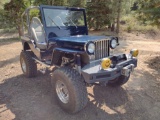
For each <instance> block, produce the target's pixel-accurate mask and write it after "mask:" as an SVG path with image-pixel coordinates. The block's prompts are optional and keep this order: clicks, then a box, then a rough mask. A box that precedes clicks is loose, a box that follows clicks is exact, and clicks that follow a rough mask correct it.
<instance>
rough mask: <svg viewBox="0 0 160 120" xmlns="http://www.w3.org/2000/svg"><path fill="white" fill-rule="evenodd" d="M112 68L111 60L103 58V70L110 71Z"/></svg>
mask: <svg viewBox="0 0 160 120" xmlns="http://www.w3.org/2000/svg"><path fill="white" fill-rule="evenodd" d="M110 66H111V60H110V59H109V58H103V59H102V61H101V68H102V69H103V70H105V69H108V68H109V67H110Z"/></svg>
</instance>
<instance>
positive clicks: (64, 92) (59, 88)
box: [56, 80, 69, 104]
mask: <svg viewBox="0 0 160 120" xmlns="http://www.w3.org/2000/svg"><path fill="white" fill-rule="evenodd" d="M56 93H57V95H58V98H59V99H60V100H61V102H63V103H65V104H66V103H68V101H69V93H68V89H67V87H66V85H65V84H64V83H63V82H62V81H60V80H58V81H57V82H56Z"/></svg>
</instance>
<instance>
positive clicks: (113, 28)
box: [111, 23, 115, 32]
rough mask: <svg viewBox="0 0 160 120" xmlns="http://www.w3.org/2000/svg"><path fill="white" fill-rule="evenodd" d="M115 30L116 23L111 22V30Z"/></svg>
mask: <svg viewBox="0 0 160 120" xmlns="http://www.w3.org/2000/svg"><path fill="white" fill-rule="evenodd" d="M114 30H115V24H114V23H112V24H111V31H112V32H114Z"/></svg>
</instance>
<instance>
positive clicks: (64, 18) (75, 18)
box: [43, 8, 85, 28]
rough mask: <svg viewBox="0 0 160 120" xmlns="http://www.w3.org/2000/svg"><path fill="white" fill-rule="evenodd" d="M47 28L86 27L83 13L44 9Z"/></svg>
mask: <svg viewBox="0 0 160 120" xmlns="http://www.w3.org/2000/svg"><path fill="white" fill-rule="evenodd" d="M43 10H44V17H45V21H46V26H47V27H54V26H56V27H58V28H61V27H62V26H66V27H68V26H75V27H77V26H84V25H85V22H84V15H83V11H71V10H62V9H47V8H45V9H43Z"/></svg>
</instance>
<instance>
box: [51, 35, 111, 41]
mask: <svg viewBox="0 0 160 120" xmlns="http://www.w3.org/2000/svg"><path fill="white" fill-rule="evenodd" d="M106 38H108V37H107V36H90V35H77V36H69V37H53V38H50V39H49V41H54V42H58V41H64V42H76V43H86V42H89V41H96V40H100V39H106Z"/></svg>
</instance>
